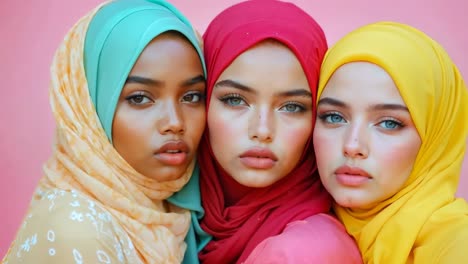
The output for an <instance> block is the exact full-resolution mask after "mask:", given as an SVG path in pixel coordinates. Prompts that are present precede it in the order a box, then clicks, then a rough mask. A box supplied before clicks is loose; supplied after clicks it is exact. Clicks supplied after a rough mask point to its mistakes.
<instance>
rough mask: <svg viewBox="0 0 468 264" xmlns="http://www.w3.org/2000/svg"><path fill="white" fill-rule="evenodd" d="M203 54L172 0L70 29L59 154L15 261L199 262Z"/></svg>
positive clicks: (133, 4) (60, 55)
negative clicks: (197, 155) (198, 152)
mask: <svg viewBox="0 0 468 264" xmlns="http://www.w3.org/2000/svg"><path fill="white" fill-rule="evenodd" d="M202 55H203V53H202V50H201V45H200V43H199V41H198V38H197V35H196V33H195V31H194V30H193V28H192V26H191V25H190V23H189V22H188V21H187V19H186V18H185V17H184V16H183V15H182V14H181V13H180V12H179V11H178V10H177V9H176V8H175V7H173V6H172V5H170V4H168V3H167V2H165V1H161V0H117V1H112V2H108V3H106V4H103V5H101V6H99V7H97V8H96V9H94V10H93V11H91V12H90V13H89V14H88V15H86V16H85V17H83V18H82V19H81V20H80V21H79V22H78V23H77V24H76V25H75V26H74V27H73V28H72V29H71V31H70V32H69V33H68V34H67V36H66V37H65V40H64V42H63V43H62V45H61V46H60V48H59V49H58V50H57V53H56V55H55V57H54V61H53V64H52V69H51V77H52V81H51V87H50V100H51V105H52V111H53V113H54V116H55V119H56V123H57V131H56V137H55V143H54V150H53V154H52V156H51V157H50V159H49V160H48V161H47V163H46V164H45V165H44V177H43V178H42V179H41V180H40V182H39V185H38V187H37V189H36V192H35V194H34V197H33V199H32V202H31V206H30V209H29V212H28V213H27V214H26V217H25V219H24V222H23V224H22V226H21V227H20V230H19V232H18V234H17V237H16V239H15V241H14V242H13V243H12V246H11V248H10V250H9V251H8V253H7V255H6V256H5V258H4V260H3V261H4V262H5V263H10V264H11V263H31V262H34V263H180V262H183V263H198V258H197V253H198V251H199V250H201V248H203V246H204V245H205V244H206V243H207V242H208V240H209V239H210V237H209V236H208V235H206V233H204V232H203V231H202V229H201V228H200V226H199V224H198V219H200V218H201V217H203V214H204V211H203V209H202V207H201V203H200V191H199V174H198V168H197V167H196V164H195V161H196V160H195V153H196V149H197V147H198V143H199V140H200V137H201V134H202V131H203V129H204V123H205V110H204V109H205V106H204V101H203V97H204V96H203V95H204V92H205V77H204V76H205V75H206V72H205V66H204V61H203V56H202ZM161 66H163V67H161Z"/></svg>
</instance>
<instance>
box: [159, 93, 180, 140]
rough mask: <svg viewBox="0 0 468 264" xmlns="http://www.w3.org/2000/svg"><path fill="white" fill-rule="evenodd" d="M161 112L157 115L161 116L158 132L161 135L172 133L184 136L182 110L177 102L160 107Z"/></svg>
mask: <svg viewBox="0 0 468 264" xmlns="http://www.w3.org/2000/svg"><path fill="white" fill-rule="evenodd" d="M162 108H163V109H162V111H160V113H159V115H160V116H161V119H160V122H159V123H160V125H159V131H160V133H161V134H162V135H164V134H168V133H173V134H180V135H182V134H184V132H185V123H184V118H183V114H182V109H181V108H180V106H179V105H178V103H177V102H173V101H171V102H168V103H166V104H164V105H163V106H162Z"/></svg>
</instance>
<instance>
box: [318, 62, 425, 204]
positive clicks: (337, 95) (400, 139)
mask: <svg viewBox="0 0 468 264" xmlns="http://www.w3.org/2000/svg"><path fill="white" fill-rule="evenodd" d="M317 116H318V118H317V121H316V124H315V129H314V137H313V141H314V148H315V153H316V158H317V165H318V170H319V173H320V178H321V179H322V182H323V184H324V186H325V187H326V189H327V190H328V191H329V192H330V194H331V195H332V196H333V197H334V198H335V200H336V202H337V203H338V204H339V205H341V206H344V207H350V208H360V209H368V208H371V207H372V206H373V205H375V204H376V203H379V202H381V201H383V200H385V199H387V198H390V197H391V196H393V195H394V194H395V193H397V192H398V191H399V190H400V189H401V188H402V187H403V185H404V184H405V182H406V180H407V179H408V177H409V176H410V174H411V171H412V169H413V165H414V162H415V160H416V156H417V154H418V151H419V148H420V146H421V139H420V137H419V134H418V131H417V130H416V127H415V126H414V124H413V121H412V119H411V115H410V113H409V111H408V108H407V107H406V104H405V102H404V101H403V99H402V98H401V96H400V93H399V91H398V88H397V87H396V86H395V83H394V82H393V80H392V78H391V77H390V76H389V75H388V73H387V72H386V71H385V70H383V69H382V68H380V67H379V66H377V65H375V64H372V63H367V62H353V63H348V64H345V65H343V66H341V67H340V68H338V70H337V71H336V72H335V73H334V74H333V75H332V77H331V78H330V80H329V81H328V83H327V85H326V87H325V89H324V91H323V93H322V95H321V97H320V100H319V103H318V105H317Z"/></svg>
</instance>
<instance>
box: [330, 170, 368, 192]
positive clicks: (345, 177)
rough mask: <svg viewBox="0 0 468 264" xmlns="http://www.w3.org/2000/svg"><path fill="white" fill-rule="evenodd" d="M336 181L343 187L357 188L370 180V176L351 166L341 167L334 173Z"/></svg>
mask: <svg viewBox="0 0 468 264" xmlns="http://www.w3.org/2000/svg"><path fill="white" fill-rule="evenodd" d="M335 175H336V180H337V181H338V182H339V183H340V184H342V185H345V186H349V187H359V186H361V185H364V184H366V183H367V182H368V181H369V180H371V179H372V177H371V176H370V174H369V173H368V172H367V171H365V170H363V169H361V168H359V167H351V166H346V165H345V166H341V167H339V168H338V169H337V170H336V171H335Z"/></svg>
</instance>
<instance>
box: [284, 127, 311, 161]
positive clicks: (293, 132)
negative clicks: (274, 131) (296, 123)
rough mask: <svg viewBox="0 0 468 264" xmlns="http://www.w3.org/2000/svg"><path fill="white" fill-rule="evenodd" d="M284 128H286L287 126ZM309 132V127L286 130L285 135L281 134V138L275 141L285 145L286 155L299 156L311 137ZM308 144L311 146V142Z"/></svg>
mask: <svg viewBox="0 0 468 264" xmlns="http://www.w3.org/2000/svg"><path fill="white" fill-rule="evenodd" d="M285 127H286V128H288V126H285ZM311 130H312V129H311V127H310V126H306V127H304V126H302V127H294V128H292V129H291V128H288V129H287V130H286V131H285V132H286V133H283V134H282V136H281V138H277V139H276V140H277V141H278V142H284V143H285V150H286V152H287V153H292V155H299V156H301V155H302V153H303V152H304V148H305V146H306V143H307V141H308V140H309V137H310V135H311V132H312V131H311ZM309 144H312V142H310V143H309Z"/></svg>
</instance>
